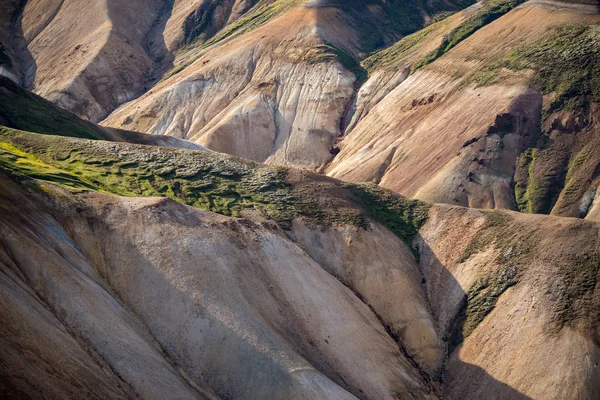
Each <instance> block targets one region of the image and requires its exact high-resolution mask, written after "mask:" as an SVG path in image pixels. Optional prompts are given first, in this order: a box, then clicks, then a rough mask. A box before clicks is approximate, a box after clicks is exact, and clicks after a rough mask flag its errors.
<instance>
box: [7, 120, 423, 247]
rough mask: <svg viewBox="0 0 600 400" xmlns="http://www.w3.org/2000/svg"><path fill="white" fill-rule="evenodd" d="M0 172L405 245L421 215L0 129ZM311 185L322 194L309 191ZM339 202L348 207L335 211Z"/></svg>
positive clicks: (373, 194)
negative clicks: (379, 231) (388, 234)
mask: <svg viewBox="0 0 600 400" xmlns="http://www.w3.org/2000/svg"><path fill="white" fill-rule="evenodd" d="M0 169H2V170H4V171H6V172H8V173H9V174H11V175H12V176H15V177H17V178H33V179H36V180H38V181H41V182H48V183H52V184H56V185H60V186H63V187H66V188H69V189H70V190H75V191H87V190H93V191H99V192H104V193H110V194H115V195H120V196H132V197H134V196H135V197H143V196H159V197H168V198H171V199H173V200H176V201H178V202H181V203H184V204H188V205H190V206H194V207H198V208H202V209H205V210H209V211H212V212H215V213H219V214H223V215H228V216H233V217H238V216H240V214H241V212H242V211H243V210H246V209H253V210H256V211H258V212H259V213H261V214H262V215H263V216H264V217H265V218H267V219H270V220H273V221H275V222H277V223H278V224H279V225H280V226H281V227H282V228H284V229H285V228H289V227H290V226H291V221H292V220H293V219H294V218H297V217H304V218H305V219H307V220H309V221H313V222H314V223H317V224H319V225H328V224H353V225H356V226H358V227H361V228H365V229H368V217H371V218H373V219H375V220H376V221H379V222H381V223H382V224H383V225H385V226H387V227H388V228H389V229H391V230H392V231H393V232H394V233H396V234H397V235H398V236H399V237H400V238H401V239H403V240H404V241H406V242H407V243H408V244H409V245H410V244H411V242H412V238H413V237H414V235H415V234H416V232H417V231H418V228H419V227H420V226H421V225H422V224H423V223H424V221H425V219H426V217H427V212H428V209H429V206H428V205H426V204H425V203H421V202H418V201H413V200H406V199H403V198H401V197H400V196H397V195H395V194H393V193H392V192H389V191H387V190H384V189H381V188H378V187H377V186H375V185H372V186H371V185H359V184H345V183H342V182H339V181H336V180H332V179H326V180H324V181H319V179H322V177H319V176H317V175H315V176H314V178H313V179H315V180H316V181H315V182H313V181H310V180H308V181H304V182H300V183H297V184H296V183H290V182H289V172H288V170H287V169H285V168H282V167H277V166H268V165H262V164H258V163H254V162H251V161H245V160H242V159H239V158H236V157H234V156H228V155H224V154H218V153H212V152H202V151H191V150H184V149H172V148H162V147H154V146H143V145H132V144H127V143H112V142H104V141H88V140H82V139H70V138H61V137H58V136H49V135H37V134H32V133H26V132H21V131H16V130H13V129H0ZM317 181H318V182H317ZM315 185H322V186H320V187H318V189H316V186H315ZM296 186H297V187H296ZM306 189H310V190H306ZM340 198H349V199H352V201H344V202H342V203H340Z"/></svg>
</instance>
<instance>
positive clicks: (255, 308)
mask: <svg viewBox="0 0 600 400" xmlns="http://www.w3.org/2000/svg"><path fill="white" fill-rule="evenodd" d="M0 169H1V170H2V172H1V173H0V174H1V175H0V188H1V190H0V208H1V209H2V211H3V214H2V215H3V217H2V218H1V219H0V230H1V231H2V234H1V235H0V242H1V243H2V246H0V249H2V250H0V270H1V271H2V273H1V274H0V277H1V279H0V282H1V283H0V299H1V301H2V304H3V307H0V309H1V310H2V311H1V313H2V316H3V318H4V320H5V321H9V322H10V323H8V324H3V327H2V328H0V332H1V335H0V341H1V342H2V346H0V355H1V357H2V360H4V362H3V363H0V376H1V377H2V379H0V388H1V390H2V393H3V394H5V395H6V396H7V397H9V398H22V397H33V398H37V397H40V396H41V393H44V395H45V396H47V397H52V398H60V397H82V396H85V397H92V398H96V397H97V398H130V397H136V396H139V397H142V398H149V397H158V398H162V397H169V398H331V399H340V398H348V399H350V398H362V399H398V398H400V399H415V398H419V399H421V398H423V399H425V398H430V399H433V398H442V397H444V398H450V399H479V398H489V399H506V398H511V399H521V398H522V399H525V398H539V399H561V398H564V397H565V393H568V396H569V397H574V398H582V399H593V398H597V396H598V394H600V387H599V386H598V382H600V376H599V375H598V374H599V372H598V368H597V367H595V365H597V364H598V362H599V361H600V347H599V346H600V337H599V336H598V331H597V329H596V328H597V326H598V322H599V317H600V304H598V299H599V298H600V296H599V295H600V293H599V292H598V290H599V289H598V284H597V282H598V278H599V274H600V270H599V265H600V262H599V257H600V255H598V253H597V251H596V248H597V246H598V226H597V225H596V223H594V222H589V221H582V220H577V219H567V218H558V217H552V216H540V215H524V214H517V213H510V212H500V211H487V212H486V211H477V210H469V209H464V208H461V207H452V206H431V205H428V204H426V203H422V202H419V201H409V200H406V199H403V198H401V197H398V196H396V195H394V194H392V193H391V192H388V191H386V190H383V189H380V188H378V187H377V186H375V185H358V184H348V183H343V182H340V181H337V180H334V179H331V178H327V177H323V176H319V175H315V174H312V173H309V172H306V171H298V170H293V169H284V168H281V167H274V166H266V165H260V164H255V163H252V162H249V161H243V160H240V159H237V158H235V157H231V156H226V155H219V154H216V153H210V152H195V151H189V150H181V149H160V148H155V147H148V146H139V145H132V144H126V143H110V142H103V141H89V140H84V139H72V138H65V137H58V136H49V135H37V134H31V133H25V132H20V131H14V130H3V131H2V132H1V133H0ZM114 194H117V195H124V196H126V197H116V196H114ZM135 196H144V198H143V197H135ZM146 196H161V197H162V198H160V197H146ZM165 197H169V198H171V199H174V200H176V201H173V200H171V199H167V198H165ZM180 203H185V204H187V205H185V204H180ZM190 206H194V207H190ZM201 209H203V210H201ZM204 210H209V211H204ZM219 214H220V215H219ZM232 216H240V217H242V218H233V217H232ZM549 250H552V251H549ZM415 255H416V256H417V257H416V258H415ZM417 260H418V261H417ZM17 332H18V334H17ZM23 354H26V355H27V356H26V357H23Z"/></svg>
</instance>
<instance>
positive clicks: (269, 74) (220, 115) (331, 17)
mask: <svg viewBox="0 0 600 400" xmlns="http://www.w3.org/2000/svg"><path fill="white" fill-rule="evenodd" d="M299 3H303V2H299V1H295V2H293V1H287V2H285V1H278V2H275V3H273V4H272V5H271V6H269V7H266V8H261V7H260V6H257V7H258V8H256V9H253V10H256V11H252V12H251V13H250V14H248V16H247V17H244V18H242V19H240V20H239V21H238V22H237V23H235V24H233V25H231V26H229V27H228V28H225V30H223V31H222V32H221V33H220V34H218V35H217V36H215V37H214V38H213V39H211V40H210V41H208V42H206V43H205V45H202V46H195V47H192V48H188V49H184V50H185V51H184V50H182V51H181V52H180V55H178V57H177V59H176V61H175V68H174V70H173V71H172V72H170V73H168V74H166V75H165V77H164V78H163V80H162V81H161V82H160V83H159V84H157V85H156V86H155V87H153V88H152V89H151V90H150V91H149V92H147V93H146V94H145V95H143V96H141V97H140V98H139V99H136V100H135V101H132V102H130V103H128V104H126V105H124V106H123V107H121V108H119V109H118V110H117V111H115V112H114V113H112V114H111V115H110V116H109V117H108V118H107V119H106V120H105V121H104V122H103V124H105V125H107V126H112V127H119V128H125V129H133V130H138V131H141V132H147V133H154V134H165V135H172V136H175V137H181V138H186V139H190V140H193V141H195V142H197V143H201V144H203V145H205V146H207V147H208V148H211V149H213V150H217V151H221V152H226V153H230V154H235V155H238V156H242V157H246V158H250V159H253V160H255V161H261V162H263V161H266V162H269V163H275V164H282V165H294V166H301V167H306V168H310V169H313V170H318V169H321V168H323V167H324V166H325V165H326V164H327V163H328V162H329V161H330V160H331V158H332V157H333V154H332V152H333V148H334V145H335V142H336V140H337V138H338V137H339V136H340V134H341V132H342V131H341V126H343V125H344V118H345V115H346V113H347V112H348V105H349V104H350V103H351V101H352V99H353V97H354V92H355V89H356V87H357V85H358V83H359V82H360V80H361V79H362V78H363V76H364V71H363V69H362V68H361V67H360V66H359V64H358V62H357V61H356V60H358V59H360V58H361V57H362V55H363V54H364V53H366V52H370V51H372V50H374V49H375V48H377V47H381V46H384V45H386V44H388V43H392V42H393V40H396V39H398V38H399V37H401V36H402V35H403V34H406V33H410V32H413V31H415V30H417V29H418V28H420V27H421V26H423V24H424V23H425V22H426V19H427V18H429V16H430V15H432V14H433V13H434V12H435V10H436V9H437V10H438V11H439V10H448V9H456V8H457V6H453V5H451V4H445V3H443V4H442V3H441V2H440V3H438V2H433V3H428V4H430V5H428V6H425V2H423V3H421V2H408V3H406V2H383V1H370V2H364V1H353V2H344V3H343V4H344V5H343V6H341V5H340V4H341V3H340V2H335V1H308V2H305V3H303V4H302V5H300V6H297V7H293V8H292V6H296V5H298V4H299ZM421 12H422V13H423V14H421ZM422 15H424V16H422Z"/></svg>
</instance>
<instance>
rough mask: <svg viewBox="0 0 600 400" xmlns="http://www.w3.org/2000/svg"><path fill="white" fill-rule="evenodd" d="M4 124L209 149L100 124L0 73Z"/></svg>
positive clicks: (0, 117)
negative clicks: (27, 89)
mask: <svg viewBox="0 0 600 400" xmlns="http://www.w3.org/2000/svg"><path fill="white" fill-rule="evenodd" d="M2 126H5V127H9V128H16V129H21V130H27V131H31V132H37V133H44V134H51V135H60V136H69V137H79V138H87V139H103V140H110V141H117V142H129V143H138V144H148V145H155V146H168V147H179V148H187V149H193V150H206V148H204V147H203V146H200V145H198V144H195V143H192V142H188V141H186V140H181V139H177V138H173V137H169V136H160V135H146V134H143V133H138V132H131V131H124V130H119V129H111V128H104V127H100V126H98V125H95V124H92V123H90V122H87V121H84V120H82V119H80V118H79V117H77V116H76V115H74V114H72V113H70V112H68V111H66V110H63V109H61V108H60V107H58V106H56V105H54V104H52V103H50V102H49V101H48V100H45V99H43V98H41V97H40V96H37V95H35V94H33V93H30V92H28V91H26V90H24V89H22V88H21V87H20V86H18V85H17V84H16V83H15V82H13V81H11V80H10V79H8V78H6V77H2V76H0V127H2Z"/></svg>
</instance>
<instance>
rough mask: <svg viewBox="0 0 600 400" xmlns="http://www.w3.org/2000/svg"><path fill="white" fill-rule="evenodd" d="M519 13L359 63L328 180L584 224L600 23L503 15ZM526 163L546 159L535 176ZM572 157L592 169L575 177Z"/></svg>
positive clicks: (543, 9) (426, 36) (455, 21)
mask: <svg viewBox="0 0 600 400" xmlns="http://www.w3.org/2000/svg"><path fill="white" fill-rule="evenodd" d="M517 4H518V2H516V1H488V2H484V3H482V4H477V5H475V6H473V7H471V8H469V9H467V10H466V11H464V12H462V13H459V14H457V15H454V16H452V17H450V18H449V19H447V20H444V21H442V22H440V23H437V24H434V25H431V26H430V27H428V28H426V29H425V30H423V31H421V32H418V33H417V34H415V35H412V36H410V37H408V38H405V39H403V40H402V41H401V42H399V43H398V44H397V45H394V46H392V47H391V48H390V49H386V50H384V51H382V52H381V53H378V54H376V55H374V56H372V57H370V58H368V59H367V60H365V61H364V62H363V65H365V67H366V68H368V69H369V71H370V72H371V73H370V78H369V80H368V81H367V82H366V83H365V84H364V85H363V86H362V87H361V89H360V91H359V94H358V97H357V103H356V106H355V110H356V111H355V113H354V116H353V118H352V121H351V123H350V124H349V126H348V129H347V131H346V133H345V136H344V139H343V141H342V142H341V144H339V146H338V147H339V149H340V153H339V154H338V155H337V156H336V158H335V159H334V160H333V162H332V163H331V164H330V165H329V167H328V168H327V174H328V175H330V176H334V177H337V178H341V179H345V180H351V181H373V182H376V183H379V184H381V185H382V186H384V187H386V188H389V189H392V190H394V191H396V192H398V193H401V194H403V195H407V196H411V197H413V196H414V197H417V198H420V199H423V200H427V201H433V202H443V203H450V204H460V205H464V206H470V207H481V208H507V209H515V210H517V209H518V210H521V211H528V212H543V213H549V212H550V211H551V210H552V212H553V213H556V214H559V215H569V216H585V215H586V214H587V210H588V209H589V207H590V204H591V202H592V199H593V198H594V194H595V188H596V186H597V185H596V183H597V182H596V181H595V179H596V178H595V174H594V173H592V172H591V168H593V166H595V165H597V164H596V163H595V161H592V160H591V159H593V160H595V159H596V156H595V155H594V156H592V157H587V155H586V154H589V149H591V147H593V145H592V142H594V140H595V139H592V138H594V137H596V136H597V132H598V124H597V121H596V120H597V107H598V106H597V104H598V101H599V100H600V97H598V95H599V94H600V91H599V88H600V86H598V84H597V79H596V78H594V76H597V74H598V68H599V66H598V62H597V60H598V55H599V54H598V48H599V47H598V45H597V44H598V37H599V36H598V23H599V21H600V12H599V11H598V9H597V8H596V7H594V6H586V5H580V4H570V3H558V2H527V3H525V4H523V5H521V6H520V7H517V8H516V9H514V10H512V11H508V12H507V10H510V7H514V6H515V5H517ZM494 16H496V18H497V19H495V20H494V19H493V17H494ZM490 20H491V22H489V21H490ZM469 32H473V33H472V34H469ZM582 146H586V147H585V148H586V149H587V150H586V151H587V153H584V154H582V153H581V151H582ZM532 152H533V153H534V154H537V155H543V156H544V157H541V158H536V157H535V156H534V157H533V158H535V159H536V161H537V160H540V161H541V162H540V163H539V164H537V165H535V166H534V162H533V161H531V159H532V156H531V153H532ZM578 155H579V160H580V162H583V159H586V158H591V159H590V160H589V164H587V165H586V167H585V168H587V169H586V170H585V172H584V171H582V170H579V171H578V173H579V175H576V173H575V171H574V170H573V169H572V168H571V167H572V166H573V165H575V164H574V163H575V160H576V159H577V157H578ZM576 166H577V167H579V166H580V164H577V165H576ZM528 167H532V169H531V174H532V175H528V174H529V172H528ZM582 168H584V167H582ZM571 177H573V179H574V180H577V181H576V182H575V181H573V182H570V178H571ZM569 186H573V188H570V187H569ZM575 187H576V188H577V189H574V188H575ZM563 188H564V191H563ZM561 191H562V193H561ZM575 191H576V193H574V192H575ZM559 194H560V197H559ZM557 198H559V199H558V202H557ZM556 202H557V203H556ZM555 203H556V207H554V204H555ZM553 207H554V208H553ZM580 208H582V211H581V212H580V211H579V209H580Z"/></svg>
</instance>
